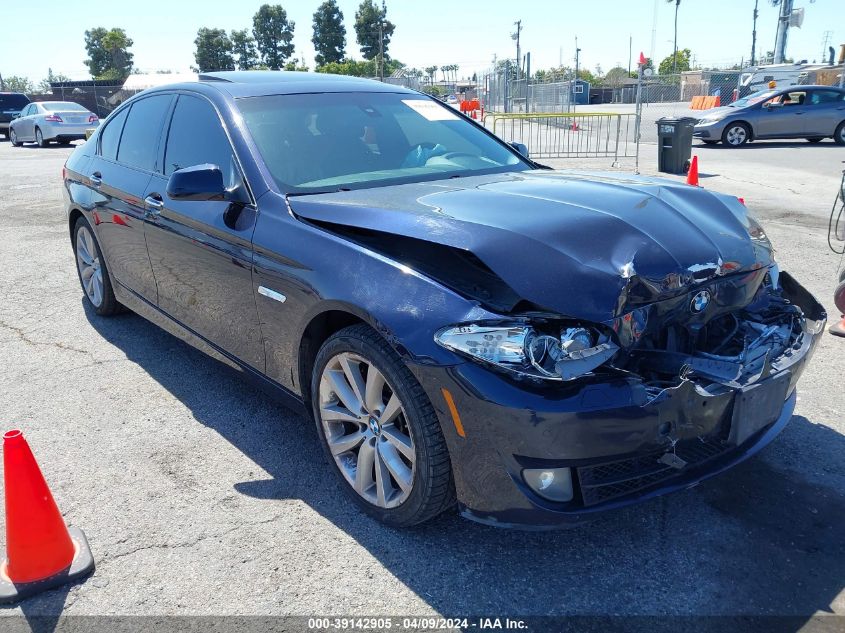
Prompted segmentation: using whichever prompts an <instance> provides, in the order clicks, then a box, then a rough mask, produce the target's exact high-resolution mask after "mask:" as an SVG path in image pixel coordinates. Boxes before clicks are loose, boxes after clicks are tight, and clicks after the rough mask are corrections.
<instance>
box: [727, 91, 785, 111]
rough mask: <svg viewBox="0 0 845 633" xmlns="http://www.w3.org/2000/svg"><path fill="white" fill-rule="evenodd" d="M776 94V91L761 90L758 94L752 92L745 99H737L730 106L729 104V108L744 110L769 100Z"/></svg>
mask: <svg viewBox="0 0 845 633" xmlns="http://www.w3.org/2000/svg"><path fill="white" fill-rule="evenodd" d="M776 94H777V91H776V90H761V91H760V92H754V93H752V94H750V95H748V96H747V97H743V98H742V99H737V100H736V101H734V102H733V103H732V104H730V107H732V108H744V107H745V106H750V105H754V104H757V103H760V102H761V101H765V100H766V99H770V98H771V97H772V96H774V95H776Z"/></svg>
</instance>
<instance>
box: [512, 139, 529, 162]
mask: <svg viewBox="0 0 845 633" xmlns="http://www.w3.org/2000/svg"><path fill="white" fill-rule="evenodd" d="M508 145H510V146H511V147H513V148H514V149H515V150H516V151H517V152H519V153H520V154H522V155H523V156H525V158H528V146H527V145H526V144H525V143H517V142H515V141H511V142H510V143H508Z"/></svg>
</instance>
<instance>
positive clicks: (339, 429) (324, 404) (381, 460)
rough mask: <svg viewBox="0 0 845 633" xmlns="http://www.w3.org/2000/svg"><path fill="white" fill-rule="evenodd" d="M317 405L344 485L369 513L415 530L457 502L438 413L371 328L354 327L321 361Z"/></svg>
mask: <svg viewBox="0 0 845 633" xmlns="http://www.w3.org/2000/svg"><path fill="white" fill-rule="evenodd" d="M374 370H375V373H371V372H373V371H374ZM350 375H352V378H351V379H350V378H349V377H350ZM370 378H372V379H373V380H372V383H370V380H369V379H370ZM381 379H383V381H384V382H381ZM353 381H354V383H355V384H356V387H353V386H352V385H353ZM368 384H370V385H371V386H372V389H373V390H372V395H371V394H370V393H368V391H367V386H368ZM335 390H337V391H335ZM338 392H340V393H342V394H343V395H342V396H340V395H337V393H338ZM359 395H360V396H361V397H358V396H359ZM394 398H396V399H397V402H396V403H394ZM391 403H394V404H393V406H391ZM311 407H312V410H313V413H314V420H315V423H316V425H317V434H318V436H319V438H320V443H321V444H322V446H323V450H324V451H325V453H326V456H327V458H328V460H329V462H330V463H331V464H332V466H333V468H334V470H335V473H336V474H337V476H338V478H339V479H340V482H341V486H342V487H343V489H344V490H346V492H347V493H348V494H349V496H350V497H351V498H352V499H353V500H354V501H355V503H356V504H357V505H358V506H359V507H360V508H361V509H362V510H363V511H364V512H366V513H367V514H369V515H370V516H372V517H374V518H376V519H378V520H379V521H381V522H382V523H385V524H387V525H390V526H394V527H408V526H411V525H417V524H419V523H423V522H424V521H428V520H429V519H432V518H434V517H436V516H437V515H439V514H440V513H442V512H443V511H445V510H447V509H448V508H450V507H452V506H453V505H454V504H455V484H454V480H453V478H452V468H451V464H450V461H449V453H448V450H447V448H446V441H445V439H444V438H443V433H442V431H441V429H440V422H439V420H438V419H437V415H436V414H435V412H434V408H433V407H432V406H431V402H429V400H428V397H427V396H426V394H425V392H424V391H423V389H422V387H421V386H420V384H419V383H418V382H417V381H416V379H415V378H414V376H413V374H411V372H410V370H409V369H408V368H407V367H406V366H405V364H404V363H403V362H402V361H401V359H400V358H399V357H398V356H397V355H396V353H395V352H394V351H393V350H392V349H391V348H390V346H389V345H388V344H387V343H386V342H385V341H384V339H382V338H381V337H380V336H379V335H378V334H377V333H376V332H375V331H373V330H372V329H371V328H369V327H368V326H366V325H354V326H350V327H347V328H344V329H343V330H340V331H339V332H337V333H335V334H334V335H332V336H331V337H329V339H328V340H326V342H325V343H324V344H323V346H322V347H321V348H320V351H319V352H318V353H317V358H316V360H315V362H314V370H313V374H312V377H311ZM356 408H357V411H356V410H355V409H356ZM391 411H392V412H395V413H394V414H393V415H391V413H390V412H391ZM350 412H352V414H350ZM353 414H354V415H353ZM382 425H383V426H382ZM397 438H400V439H397ZM400 447H401V448H400ZM364 449H366V452H362V451H364ZM397 459H399V460H400V461H398V462H397ZM362 460H363V463H364V467H360V466H361V464H362ZM363 473H366V474H363ZM395 473H396V474H395ZM400 479H401V480H402V481H403V482H404V484H405V485H404V486H402V485H399V482H400ZM408 479H410V482H409V481H408ZM356 486H357V489H356ZM359 490H360V492H359Z"/></svg>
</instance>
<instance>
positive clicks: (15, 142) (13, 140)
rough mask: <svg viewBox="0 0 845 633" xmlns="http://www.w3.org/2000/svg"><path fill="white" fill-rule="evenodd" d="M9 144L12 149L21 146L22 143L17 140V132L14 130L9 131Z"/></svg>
mask: <svg viewBox="0 0 845 633" xmlns="http://www.w3.org/2000/svg"><path fill="white" fill-rule="evenodd" d="M9 142H10V143H11V144H12V145H13V146H14V147H20V146H21V145H23V143H22V142H21V141H19V140H18V135H17V132H15V131H14V130H9Z"/></svg>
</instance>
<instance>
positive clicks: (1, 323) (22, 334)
mask: <svg viewBox="0 0 845 633" xmlns="http://www.w3.org/2000/svg"><path fill="white" fill-rule="evenodd" d="M0 327H2V328H5V329H7V330H9V331H10V332H13V333H14V334H15V335H16V336H17V337H18V339H20V340H21V341H23V342H24V343H26V344H27V345H32V346H37V345H45V346H47V347H55V348H57V349H62V350H65V351H67V352H76V353H77V354H86V355H90V354H91V352H89V351H88V350H84V349H79V348H78V347H73V346H71V345H67V344H65V343H62V342H61V341H56V342H54V343H43V342H41V341H34V340H32V339H31V338H29V336H28V335H27V333H26V331H25V330H24V329H23V328H22V327H18V326H16V325H12V324H10V323H6V322H5V321H0Z"/></svg>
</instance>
